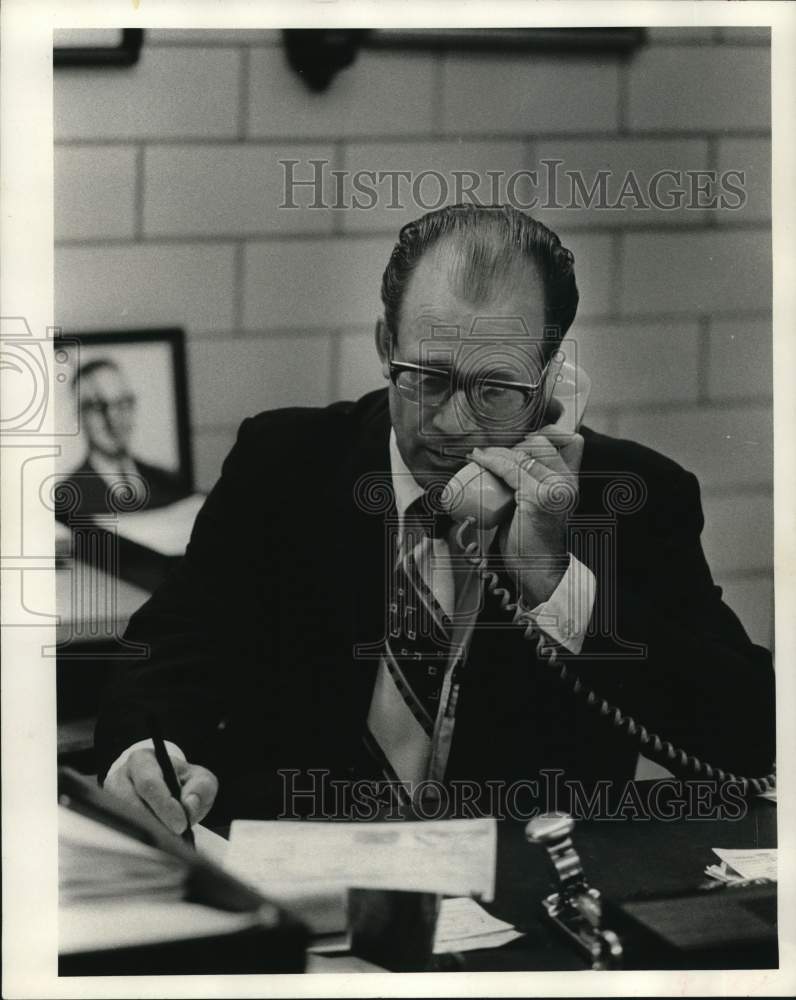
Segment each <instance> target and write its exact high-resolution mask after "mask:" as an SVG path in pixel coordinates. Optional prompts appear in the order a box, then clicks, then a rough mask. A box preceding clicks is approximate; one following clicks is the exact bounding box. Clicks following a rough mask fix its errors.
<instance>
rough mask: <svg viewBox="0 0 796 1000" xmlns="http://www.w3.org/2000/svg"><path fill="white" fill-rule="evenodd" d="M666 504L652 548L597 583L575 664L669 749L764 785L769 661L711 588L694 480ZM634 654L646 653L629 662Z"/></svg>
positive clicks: (651, 536) (651, 525)
mask: <svg viewBox="0 0 796 1000" xmlns="http://www.w3.org/2000/svg"><path fill="white" fill-rule="evenodd" d="M666 493H667V497H666V499H665V500H664V501H662V502H659V503H657V504H654V505H652V507H651V510H652V511H653V512H654V513H649V512H648V513H647V514H646V515H645V517H646V526H645V527H646V530H645V536H646V539H645V544H643V545H642V544H639V543H636V544H632V545H630V546H628V551H625V552H624V553H623V554H622V555H621V556H620V558H619V560H618V561H617V563H616V564H614V565H613V566H611V567H609V572H608V573H607V574H606V573H601V574H598V582H597V594H596V601H595V607H594V614H593V620H592V621H593V626H592V629H591V631H592V634H591V635H590V636H589V637H587V639H586V641H585V643H584V646H583V648H582V652H581V655H580V656H579V657H578V658H575V659H572V660H570V661H569V663H570V664H571V666H572V667H573V669H575V670H576V672H577V673H578V674H579V675H580V676H581V677H582V679H583V680H585V681H586V682H587V683H588V684H589V685H590V686H591V687H593V688H594V689H595V690H596V691H597V693H598V694H600V695H602V696H603V697H605V698H606V699H608V700H609V701H611V702H612V703H613V704H615V705H618V707H619V708H620V709H621V710H622V712H623V713H625V714H629V715H631V716H633V717H634V719H635V720H636V721H637V723H639V724H641V725H643V726H645V727H646V728H647V729H648V730H649V731H650V732H654V733H656V734H658V735H659V736H660V737H661V738H662V739H663V740H668V741H670V742H671V743H673V744H674V745H675V746H676V747H678V748H682V749H683V750H685V751H686V753H688V754H689V755H693V756H696V757H698V758H700V759H701V760H702V761H706V762H708V763H710V764H711V765H713V767H714V768H716V767H719V768H721V769H723V770H725V771H730V772H733V773H735V774H737V775H743V776H745V777H759V776H761V775H763V774H767V773H769V772H770V770H771V767H772V764H773V761H774V757H775V705H774V672H773V665H772V658H771V654H770V653H769V651H768V650H767V649H764V648H762V647H760V646H757V645H755V644H754V643H752V642H751V640H750V639H749V637H748V636H747V634H746V632H745V631H744V629H743V626H742V625H741V623H740V621H739V620H738V618H737V617H736V615H735V614H734V613H733V612H732V611H731V610H730V608H729V607H728V606H727V605H726V604H725V603H724V602H723V601H722V599H721V593H722V592H721V588H720V587H718V586H717V585H716V584H715V583H714V582H713V579H712V577H711V573H710V570H709V568H708V565H707V562H706V560H705V556H704V553H703V550H702V545H701V541H700V535H701V532H702V527H703V524H704V517H703V513H702V506H701V501H700V494H699V486H698V483H697V480H696V478H695V477H694V476H693V475H691V474H690V473H685V472H683V471H682V470H681V475H680V477H679V481H678V482H677V485H676V487H675V488H674V489H673V490H671V491H669V490H667V491H666ZM728 543H731V540H729V539H728ZM600 623H601V624H600ZM606 624H607V627H604V626H606ZM597 626H599V627H597ZM600 633H602V634H600ZM634 643H636V644H638V645H640V646H641V647H642V649H643V652H642V653H640V654H639V653H636V655H632V650H631V649H630V648H629V646H628V644H634ZM617 654H619V655H617ZM606 724H608V720H606ZM672 770H675V768H674V767H672Z"/></svg>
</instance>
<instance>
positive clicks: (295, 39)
mask: <svg viewBox="0 0 796 1000" xmlns="http://www.w3.org/2000/svg"><path fill="white" fill-rule="evenodd" d="M367 34H368V32H367V31H362V30H359V31H336V30H333V29H323V28H309V29H295V30H293V29H286V30H285V31H284V32H283V35H284V41H285V53H286V54H287V61H288V62H289V63H290V67H291V69H294V70H295V71H296V73H298V75H299V76H300V77H301V78H302V80H303V81H304V82H305V83H306V84H307V86H308V87H309V89H310V90H313V91H315V93H320V92H321V91H324V90H326V88H327V87H328V86H329V84H330V83H331V81H332V79H333V78H334V77H335V76H336V75H337V73H339V72H340V70H341V69H345V68H346V66H350V65H351V63H352V62H353V61H354V59H355V58H356V54H357V50H358V48H359V46H360V45H361V44H362V36H364V35H367Z"/></svg>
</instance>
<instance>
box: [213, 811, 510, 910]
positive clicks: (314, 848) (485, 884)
mask: <svg viewBox="0 0 796 1000" xmlns="http://www.w3.org/2000/svg"><path fill="white" fill-rule="evenodd" d="M496 857H497V826H496V823H495V820H494V819H488V818H487V819H463V820H438V821H437V820H429V821H422V822H406V821H396V822H392V823H391V822H385V823H307V822H304V823H302V822H292V821H286V822H283V821H272V822H270V821H266V822H260V821H255V820H236V821H235V822H234V823H233V824H232V829H231V832H230V846H229V850H228V853H227V858H226V861H225V867H226V868H228V869H229V870H230V871H232V872H234V873H235V874H236V875H238V876H240V877H241V878H243V879H246V880H248V881H249V882H252V883H253V884H254V885H256V886H257V887H258V888H260V889H261V891H262V892H264V893H265V894H266V895H270V896H272V897H273V898H275V899H283V900H285V901H286V902H290V901H292V900H295V899H296V898H298V899H302V898H304V899H307V898H308V897H311V896H313V895H315V896H317V897H318V898H320V897H323V896H325V895H327V894H337V896H338V898H339V896H340V894H341V893H342V894H344V892H345V889H346V888H348V887H359V888H380V889H405V890H416V891H422V892H437V893H440V894H441V895H448V896H462V895H467V896H470V895H474V896H480V897H481V898H483V899H485V900H487V901H489V900H491V899H492V898H493V897H494V889H495V864H496ZM327 929H328V930H334V929H339V928H333V927H328V928H327Z"/></svg>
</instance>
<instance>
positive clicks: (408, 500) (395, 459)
mask: <svg viewBox="0 0 796 1000" xmlns="http://www.w3.org/2000/svg"><path fill="white" fill-rule="evenodd" d="M390 475H391V477H392V489H393V494H394V496H395V507H396V510H397V511H398V524H399V527H403V523H404V514H405V513H406V510H407V508H408V507H409V506H410V505H411V504H413V503H414V502H415V500H417V499H418V497H422V496H423V493H424V492H425V490H424V489H423V487H422V486H421V485H420V484H419V483H418V481H417V480H416V479H415V477H414V476H413V475H412V473H411V472H410V471H409V469H408V468H407V466H406V462H404V460H403V458H402V457H401V452H400V451H399V450H398V439H397V438H396V436H395V428H392V429H391V430H390Z"/></svg>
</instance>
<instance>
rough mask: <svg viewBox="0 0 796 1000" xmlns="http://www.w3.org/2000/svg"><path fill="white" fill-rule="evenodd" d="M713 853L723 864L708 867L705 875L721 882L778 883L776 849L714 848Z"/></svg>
mask: <svg viewBox="0 0 796 1000" xmlns="http://www.w3.org/2000/svg"><path fill="white" fill-rule="evenodd" d="M713 853H714V854H716V855H718V857H719V860H720V861H721V864H720V865H708V866H707V868H706V869H705V874H706V875H709V876H710V878H714V879H717V880H718V881H719V882H728V883H732V882H743V881H745V880H746V879H758V878H764V879H770V880H771V881H772V882H776V881H777V849H776V847H768V848H761V847H759V848H751V849H749V850H731V849H729V848H724V847H714V848H713Z"/></svg>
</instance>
